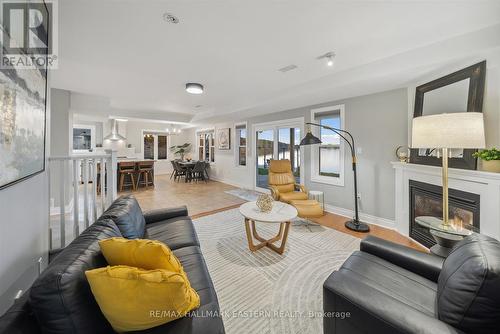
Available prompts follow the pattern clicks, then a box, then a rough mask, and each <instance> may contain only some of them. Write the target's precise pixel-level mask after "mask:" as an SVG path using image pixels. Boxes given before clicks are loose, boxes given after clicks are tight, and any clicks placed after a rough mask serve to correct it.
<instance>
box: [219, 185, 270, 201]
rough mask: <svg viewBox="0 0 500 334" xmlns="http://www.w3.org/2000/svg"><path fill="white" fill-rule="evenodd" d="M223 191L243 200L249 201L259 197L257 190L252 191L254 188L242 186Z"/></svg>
mask: <svg viewBox="0 0 500 334" xmlns="http://www.w3.org/2000/svg"><path fill="white" fill-rule="evenodd" d="M224 192H225V193H226V194H229V195H233V196H236V197H239V198H241V199H244V200H245V201H249V202H252V201H256V200H257V197H259V195H260V194H261V193H259V192H257V191H254V190H249V189H242V188H238V189H231V190H226V191H224Z"/></svg>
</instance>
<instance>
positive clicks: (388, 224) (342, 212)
mask: <svg viewBox="0 0 500 334" xmlns="http://www.w3.org/2000/svg"><path fill="white" fill-rule="evenodd" d="M210 179H211V180H214V181H218V182H222V183H225V184H229V185H231V186H234V187H238V188H242V189H248V186H247V185H243V184H240V183H237V182H233V181H231V180H227V179H222V178H217V177H212V176H211V177H210ZM325 211H327V212H330V213H333V214H336V215H339V216H343V217H347V218H352V217H354V211H353V210H350V209H345V208H341V207H338V206H334V205H329V204H325ZM359 219H361V221H363V222H365V223H368V224H374V225H379V226H382V227H385V228H388V229H391V230H396V223H395V222H394V220H391V219H387V218H381V217H376V216H373V215H370V214H367V213H362V212H360V213H359Z"/></svg>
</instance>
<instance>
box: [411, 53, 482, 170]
mask: <svg viewBox="0 0 500 334" xmlns="http://www.w3.org/2000/svg"><path fill="white" fill-rule="evenodd" d="M485 77H486V60H485V61H482V62H480V63H477V64H474V65H472V66H469V67H467V68H464V69H462V70H459V71H457V72H454V73H451V74H448V75H446V76H444V77H442V78H439V79H436V80H433V81H431V82H428V83H426V84H423V85H420V86H418V87H417V88H416V90H415V109H414V112H413V117H414V118H415V117H420V116H422V112H423V106H424V95H425V93H426V92H429V91H432V90H434V89H438V88H441V87H444V86H448V85H450V84H453V83H455V82H458V81H462V80H465V79H470V81H469V97H468V100H467V112H483V96H484V81H485ZM430 148H432V147H430ZM476 151H477V150H472V149H465V150H464V156H463V158H450V159H449V166H450V167H452V168H461V169H477V159H476V158H474V157H473V156H472V154H473V153H474V152H476ZM410 162H411V163H415V164H421V165H432V166H441V159H440V158H437V157H426V156H420V155H418V149H411V154H410Z"/></svg>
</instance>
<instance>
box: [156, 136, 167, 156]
mask: <svg viewBox="0 0 500 334" xmlns="http://www.w3.org/2000/svg"><path fill="white" fill-rule="evenodd" d="M167 148H168V146H167V136H165V135H158V160H166V159H167Z"/></svg>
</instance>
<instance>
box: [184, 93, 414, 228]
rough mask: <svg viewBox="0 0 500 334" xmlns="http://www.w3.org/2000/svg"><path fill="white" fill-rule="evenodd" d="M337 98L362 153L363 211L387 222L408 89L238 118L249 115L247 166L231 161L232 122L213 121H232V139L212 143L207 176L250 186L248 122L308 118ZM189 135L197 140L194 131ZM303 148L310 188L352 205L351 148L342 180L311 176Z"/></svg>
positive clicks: (251, 136)
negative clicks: (224, 144)
mask: <svg viewBox="0 0 500 334" xmlns="http://www.w3.org/2000/svg"><path fill="white" fill-rule="evenodd" d="M338 104H345V127H346V129H347V130H348V131H351V132H352V134H353V136H354V137H355V139H356V144H357V147H358V148H360V149H361V150H362V153H358V192H359V193H361V200H360V210H361V211H362V212H364V213H365V214H368V215H370V216H374V217H376V219H377V222H379V223H383V224H386V225H388V226H390V225H391V224H392V220H393V219H394V202H395V200H394V197H395V195H394V171H393V169H392V166H391V164H390V162H391V161H394V160H395V159H396V157H395V155H394V152H395V149H396V147H397V146H399V145H405V144H406V142H407V137H408V134H407V121H408V120H407V104H408V98H407V90H406V89H398V90H392V91H387V92H382V93H377V94H372V95H366V96H359V97H355V98H349V99H344V100H338V101H332V102H328V103H322V104H318V105H311V106H307V107H301V108H297V109H291V110H285V111H281V112H277V113H272V114H267V115H262V116H257V117H253V118H248V119H241V120H238V122H241V121H247V129H248V131H247V133H248V139H247V142H248V147H247V152H248V153H247V155H248V156H247V166H246V167H235V157H234V152H235V147H234V133H233V132H234V123H233V122H225V123H217V124H212V125H210V127H215V128H225V127H226V128H227V127H231V128H232V130H231V132H232V136H233V140H232V144H231V150H230V151H219V150H217V148H216V151H215V160H216V161H215V164H213V166H212V167H211V176H212V177H213V178H214V179H217V180H220V181H223V182H226V183H229V184H233V185H236V186H240V187H243V188H250V189H253V184H254V173H255V169H254V159H253V158H254V153H253V152H252V141H253V140H255V138H254V134H253V133H252V125H253V124H257V123H265V122H271V121H279V120H285V119H291V118H296V117H304V119H305V121H306V122H307V121H309V120H310V111H311V109H315V108H319V107H324V106H331V105H338ZM205 127H207V126H205ZM191 138H192V140H193V143H195V141H194V140H195V135H194V131H193V132H192V134H191ZM216 146H217V143H216ZM194 149H196V146H194ZM304 152H305V154H304V160H303V161H304V162H306V163H304V162H303V163H302V166H301V168H303V169H304V176H305V184H306V186H307V187H308V188H309V189H311V190H312V189H314V190H321V191H324V193H325V202H326V204H328V205H330V206H334V207H337V208H341V209H345V210H347V211H344V212H348V210H353V207H354V199H353V196H354V191H353V175H352V172H351V170H352V169H351V158H350V152H349V150H345V160H344V163H345V166H344V169H345V182H344V184H345V185H344V186H334V185H326V184H321V183H316V182H312V181H311V178H310V170H309V168H310V163H307V161H310V148H309V147H306V148H305V150H304Z"/></svg>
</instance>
